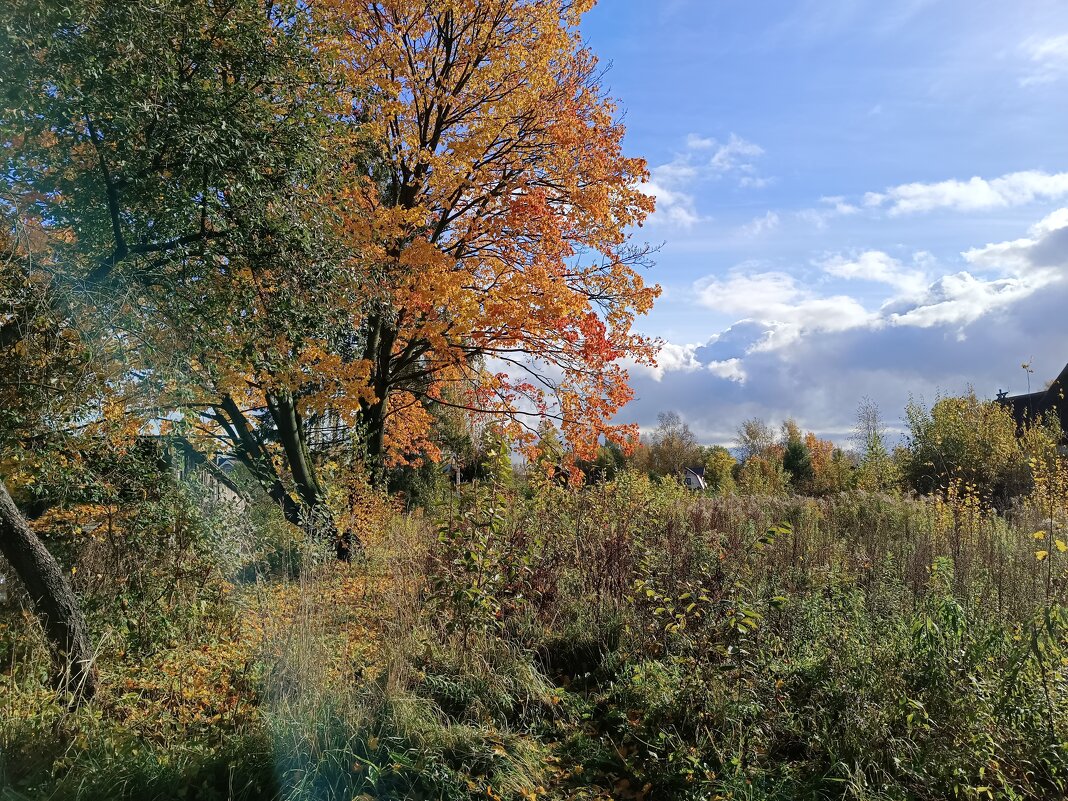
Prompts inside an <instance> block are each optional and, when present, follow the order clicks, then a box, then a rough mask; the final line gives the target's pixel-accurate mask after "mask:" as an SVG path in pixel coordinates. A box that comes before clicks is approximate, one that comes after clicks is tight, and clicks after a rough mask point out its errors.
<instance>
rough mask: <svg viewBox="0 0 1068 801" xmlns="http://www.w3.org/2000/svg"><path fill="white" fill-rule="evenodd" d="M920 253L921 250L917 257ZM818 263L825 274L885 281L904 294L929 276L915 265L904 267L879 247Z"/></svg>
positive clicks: (916, 289)
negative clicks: (878, 248)
mask: <svg viewBox="0 0 1068 801" xmlns="http://www.w3.org/2000/svg"><path fill="white" fill-rule="evenodd" d="M924 255H925V254H921V256H920V257H921V260H923V256H924ZM819 266H820V267H821V268H822V269H823V271H824V272H826V273H827V274H828V275H833V276H836V277H838V278H846V279H849V280H860V281H873V282H876V283H880V284H887V285H888V286H892V287H894V288H895V289H898V290H900V291H901V292H904V293H908V294H914V293H917V292H921V291H923V289H924V288H925V287H926V286H927V284H928V280H929V279H928V276H927V273H926V272H925V271H924V270H922V269H919V268H917V267H915V266H913V267H907V266H905V265H904V264H903V263H902V262H901V261H899V260H898V259H895V258H894V257H893V256H891V255H889V254H888V253H883V252H882V251H879V250H868V251H864V252H863V253H860V254H858V255H855V256H843V255H840V254H839V255H835V256H831V257H829V258H827V259H824V260H823V261H822V262H819Z"/></svg>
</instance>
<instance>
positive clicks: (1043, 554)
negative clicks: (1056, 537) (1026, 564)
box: [1035, 551, 1049, 562]
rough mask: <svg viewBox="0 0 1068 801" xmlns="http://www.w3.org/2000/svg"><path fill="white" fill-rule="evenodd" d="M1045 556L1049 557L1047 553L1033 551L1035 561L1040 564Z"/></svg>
mask: <svg viewBox="0 0 1068 801" xmlns="http://www.w3.org/2000/svg"><path fill="white" fill-rule="evenodd" d="M1047 556H1049V551H1035V559H1037V560H1038V561H1040V562H1041V561H1042V560H1044V559H1045V558H1046V557H1047Z"/></svg>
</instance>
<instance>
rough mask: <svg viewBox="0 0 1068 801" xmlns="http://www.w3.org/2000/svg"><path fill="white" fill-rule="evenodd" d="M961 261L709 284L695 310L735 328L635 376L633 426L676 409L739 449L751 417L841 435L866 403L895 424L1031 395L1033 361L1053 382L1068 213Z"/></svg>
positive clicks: (771, 273)
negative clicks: (857, 292)
mask: <svg viewBox="0 0 1068 801" xmlns="http://www.w3.org/2000/svg"><path fill="white" fill-rule="evenodd" d="M960 258H961V260H962V263H963V264H964V265H965V266H967V267H968V268H969V269H954V265H946V264H941V263H939V262H938V261H936V260H935V259H934V258H933V257H932V256H930V254H928V253H926V252H923V251H920V252H918V253H916V254H913V256H912V257H911V258H909V259H899V258H895V257H893V256H891V255H890V254H887V253H885V252H882V251H876V250H867V251H861V252H857V253H845V254H836V255H830V256H823V257H819V258H814V259H812V260H810V261H808V262H806V263H805V264H804V265H803V266H802V267H801V268H800V270H799V272H798V273H797V274H792V273H790V272H786V271H785V270H781V269H771V268H770V267H769V265H768V263H766V262H762V261H750V262H745V263H742V264H739V265H738V266H737V267H735V268H734V269H733V270H731V271H730V272H729V273H728V274H727V275H726V276H706V277H705V278H702V279H699V280H698V281H696V282H695V283H694V286H693V290H694V293H695V298H694V300H695V302H696V303H699V304H700V305H701V306H703V307H706V308H708V309H710V310H712V309H714V310H715V311H716V312H717V313H718V314H720V315H726V316H727V318H728V319H730V318H732V317H733V318H734V319H736V322H734V323H733V324H731V325H729V326H728V327H727V328H725V329H723V330H720V331H718V332H711V333H710V334H709V335H708V336H707V338H706V339H705V343H704V344H701V345H694V344H687V345H677V344H674V343H667V345H666V346H665V350H664V351H663V358H662V359H661V364H660V366H659V367H657V368H656V369H655V370H654V369H651V368H642V369H639V370H633V371H632V382H633V385H634V387H635V390H636V393H637V400H636V401H635V402H634V404H633V405H632V406H630V407H628V410H629V411H628V419H634V418H635V417H637V421H638V422H639V424H641V425H646V424H649V425H651V424H652V421H654V420H655V418H656V414H657V413H658V412H660V411H666V410H675V411H678V412H679V413H680V414H682V415H683V417H684V418H685V419H687V421H688V422H690V424H691V426H692V427H693V429H694V431H695V432H698V434H699V435H700V436H701V438H702V440H703V441H706V442H720V443H727V442H729V441H730V440H731V438H732V435H733V432H734V430H735V429H736V428H737V426H738V425H739V424H740V423H741V421H742V420H744V419H745V418H747V417H752V416H758V417H763V418H765V419H769V420H773V421H775V420H779V419H783V418H785V417H787V416H792V417H796V418H797V419H799V420H800V421H802V422H803V424H804V425H806V426H807V427H809V428H813V429H815V430H817V431H821V432H825V433H827V434H831V433H832V432H834V431H844V430H848V426H849V425H850V421H851V419H852V415H853V413H854V410H855V409H856V405H857V403H858V402H859V401H860V399H861V398H863V397H865V396H869V397H872V398H879V399H880V402H881V403H883V404H884V405H885V406H886V409H885V412H886V414H887V418H888V419H890V420H892V419H893V417H894V415H895V414H897V413H899V412H900V410H901V409H903V408H904V404H905V402H906V401H907V400H908V399H909V398H910V397H917V398H920V399H922V398H924V397H926V398H928V399H933V397H935V396H937V395H938V394H940V393H942V392H951V393H955V392H961V391H964V390H965V389H966V387H967V386H969V385H974V386H976V388H977V391H978V392H979V393H980V395H981V396H988V397H989V396H992V395H993V393H994V392H995V391H996V390H998V389H1001V388H1008V389H1012V390H1014V391H1022V387H1019V386H1014V385H1013V383H1012V382H1013V381H1014V380H1016V381H1017V382H1018V380H1019V377H1018V376H1016V375H1015V373H1014V372H1013V370H1012V368H1014V367H1016V366H1018V365H1019V363H1020V362H1021V361H1022V360H1031V359H1032V358H1037V359H1038V360H1039V361H1040V362H1041V363H1042V364H1043V365H1044V370H1046V371H1051V375H1050V376H1049V377H1052V376H1053V375H1055V374H1056V372H1057V371H1059V370H1060V368H1061V367H1062V366H1063V363H1064V359H1066V358H1068V351H1066V346H1068V330H1066V329H1065V326H1064V325H1063V324H1061V323H1059V322H1058V321H1061V320H1062V319H1063V309H1064V308H1065V306H1066V305H1068V280H1066V278H1068V208H1063V209H1058V210H1056V211H1054V212H1052V213H1050V214H1048V215H1047V216H1045V217H1044V218H1042V219H1041V220H1039V221H1038V222H1036V223H1035V224H1034V225H1032V226H1031V228H1030V230H1029V232H1028V236H1026V237H1022V238H1019V239H1016V240H1009V241H1005V242H996V243H991V244H986V245H982V246H978V247H975V248H972V249H969V250H966V251H964V252H963V253H961V256H960ZM828 276H829V277H831V278H837V279H840V280H844V281H847V282H849V281H867V282H869V284H871V285H875V286H882V287H884V289H885V293H884V294H883V295H882V296H881V298H880V299H877V300H876V301H875V302H873V303H872V305H871V307H870V308H868V307H866V306H865V305H864V304H862V303H860V301H858V300H857V299H855V298H852V297H850V296H849V295H846V294H842V293H840V292H835V293H833V294H821V292H820V288H821V287H824V288H825V287H827V286H828V285H827V284H824V283H822V281H823V280H824V277H828ZM832 285H833V284H832ZM838 286H840V285H838ZM1051 322H1052V323H1053V324H1054V328H1053V329H1052V331H1051V329H1050V325H1051ZM1058 326H1059V327H1058ZM1058 332H1059V333H1058ZM1051 334H1052V335H1051ZM1021 343H1025V348H1026V351H1022V350H1021Z"/></svg>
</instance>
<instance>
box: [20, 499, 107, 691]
mask: <svg viewBox="0 0 1068 801" xmlns="http://www.w3.org/2000/svg"><path fill="white" fill-rule="evenodd" d="M0 553H2V554H3V555H4V558H5V559H7V561H8V563H10V565H11V567H12V569H13V570H14V571H15V575H16V576H18V577H19V580H20V581H21V582H22V584H23V586H24V587H25V588H26V591H27V592H28V593H29V596H30V602H31V603H32V604H33V609H34V611H35V612H36V613H37V617H38V618H39V619H40V621H41V625H42V626H43V627H44V631H45V634H46V635H47V637H48V641H49V643H50V645H51V647H52V653H53V657H54V659H55V675H54V682H55V687H56V690H57V691H58V692H59V693H60V694H61V695H62V696H68V695H69V697H70V698H71V703H72V704H74V705H76V704H78V703H80V702H81V701H83V700H86V699H88V698H91V697H92V696H93V694H94V692H95V691H96V671H95V669H94V667H93V654H92V650H91V649H90V647H89V635H88V633H87V632H86V629H85V620H84V618H83V617H82V613H81V609H80V608H79V606H78V599H77V598H76V597H75V595H74V591H73V590H72V589H71V586H70V582H69V581H67V577H66V576H65V575H64V573H63V569H62V568H61V567H60V566H59V563H58V562H57V561H56V559H55V557H54V556H52V554H51V553H49V552H48V549H47V548H46V547H45V545H44V543H43V542H41V540H40V538H38V537H37V535H36V534H34V533H33V531H32V530H31V529H30V527H29V526H28V525H27V524H26V521H25V520H24V519H23V517H22V515H21V514H20V513H19V510H18V508H17V507H16V506H15V502H14V501H13V500H11V495H9V494H8V491H7V487H6V486H5V485H4V483H3V481H2V480H0Z"/></svg>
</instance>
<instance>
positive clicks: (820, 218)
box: [794, 195, 860, 230]
mask: <svg viewBox="0 0 1068 801" xmlns="http://www.w3.org/2000/svg"><path fill="white" fill-rule="evenodd" d="M820 203H822V204H823V207H822V208H818V209H801V210H800V211H796V212H794V216H795V217H797V219H799V220H801V222H804V223H808V224H809V225H812V226H814V227H816V228H818V229H820V230H822V229H824V228H826V227H827V223H828V222H829V221H830V220H831V219H833V218H834V217H846V216H849V215H852V214H857V213H858V212H859V211H860V209H859V208H858V207H856V206H854V205H853V204H852V203H849V202H847V201H846V199H845V198H844V197H842V196H841V195H834V196H831V197H821V198H820Z"/></svg>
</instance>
